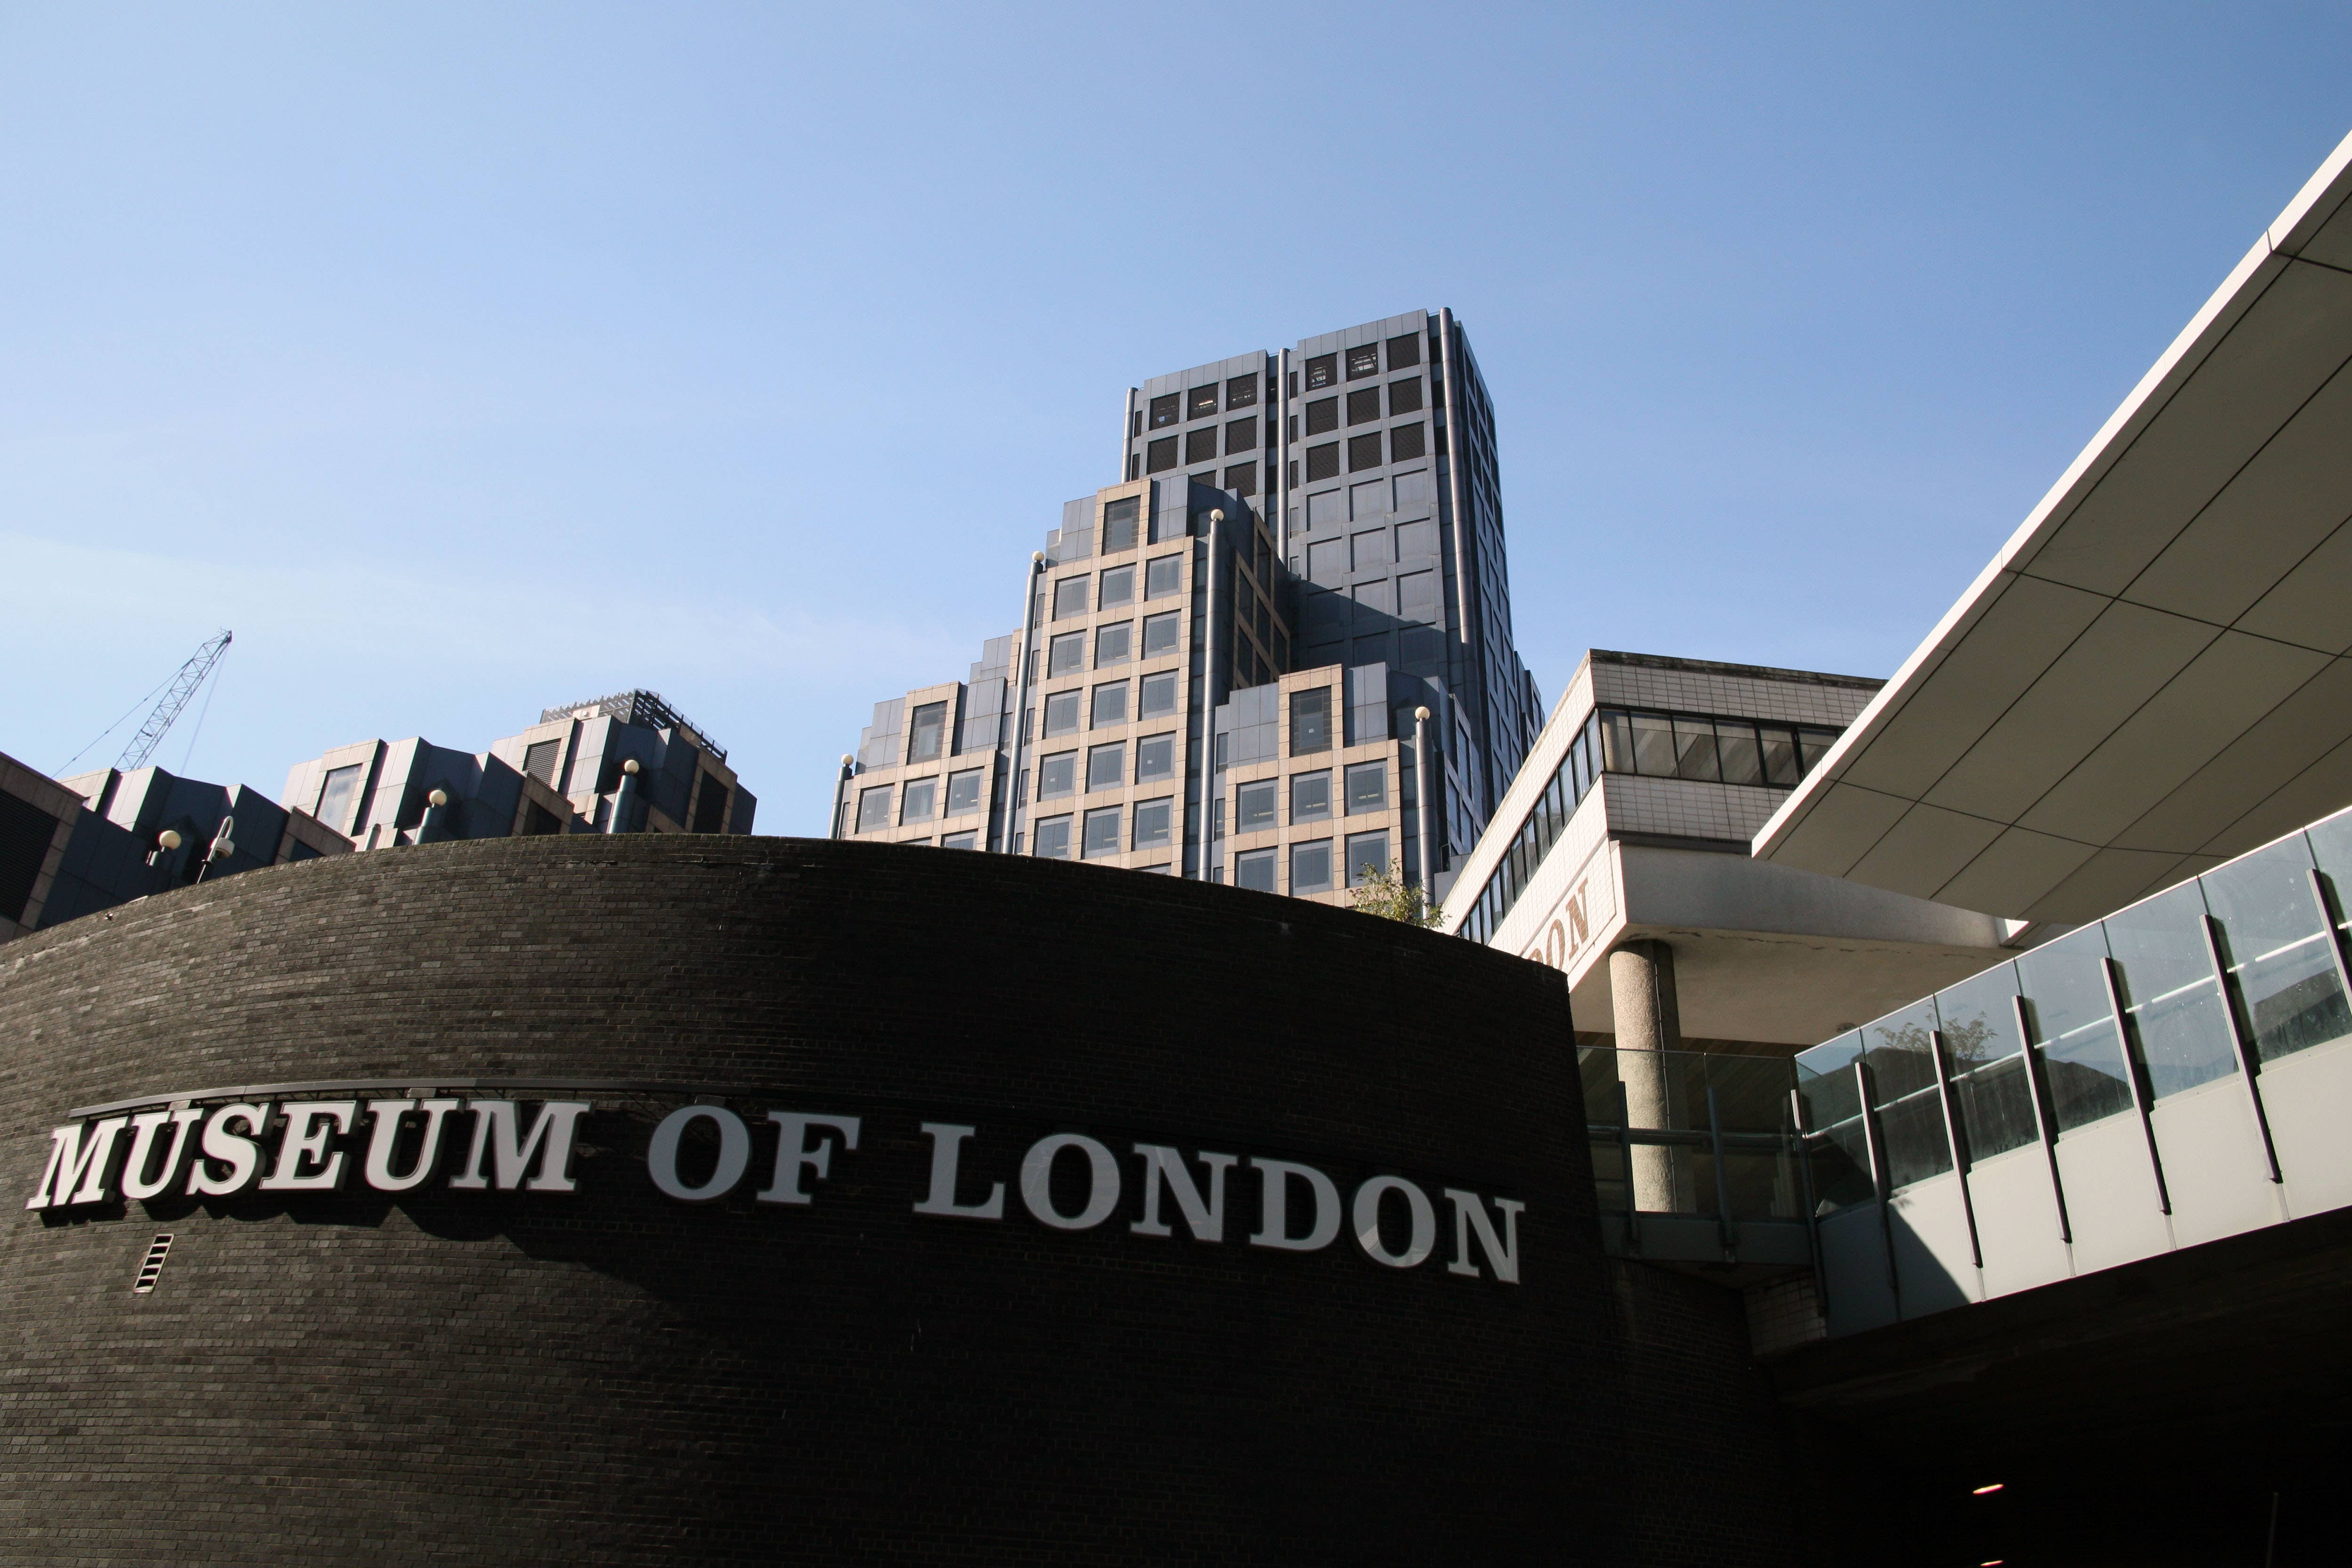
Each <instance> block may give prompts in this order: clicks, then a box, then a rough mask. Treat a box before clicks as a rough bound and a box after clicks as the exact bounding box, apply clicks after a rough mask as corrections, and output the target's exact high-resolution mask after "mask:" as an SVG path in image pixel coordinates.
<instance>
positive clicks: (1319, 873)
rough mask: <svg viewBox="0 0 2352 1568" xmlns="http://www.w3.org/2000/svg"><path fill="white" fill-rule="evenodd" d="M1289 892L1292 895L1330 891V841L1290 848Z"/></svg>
mask: <svg viewBox="0 0 2352 1568" xmlns="http://www.w3.org/2000/svg"><path fill="white" fill-rule="evenodd" d="M1290 891H1291V892H1293V893H1328V892H1330V891H1331V841H1330V840H1328V839H1317V840H1315V841H1312V842H1310V843H1304V844H1293V845H1291V846H1290Z"/></svg>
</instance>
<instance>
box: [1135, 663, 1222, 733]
mask: <svg viewBox="0 0 2352 1568" xmlns="http://www.w3.org/2000/svg"><path fill="white" fill-rule="evenodd" d="M1175 711H1176V672H1175V671H1173V670H1171V671H1169V672H1168V673H1167V674H1163V675H1146V676H1144V677H1143V708H1142V712H1141V713H1140V714H1139V717H1142V718H1160V717H1162V716H1166V715H1168V714H1171V713H1174V712H1175ZM1218 738H1219V739H1221V740H1222V739H1223V737H1222V736H1220V737H1218Z"/></svg>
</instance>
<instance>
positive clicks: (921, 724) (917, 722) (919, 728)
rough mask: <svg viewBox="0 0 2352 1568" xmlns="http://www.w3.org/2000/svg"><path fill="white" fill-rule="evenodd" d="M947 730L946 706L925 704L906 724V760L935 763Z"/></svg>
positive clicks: (943, 704) (942, 704)
mask: <svg viewBox="0 0 2352 1568" xmlns="http://www.w3.org/2000/svg"><path fill="white" fill-rule="evenodd" d="M947 728H948V705H947V704H945V703H925V704H924V705H923V706H920V707H919V708H917V709H916V710H915V713H914V716H913V717H912V718H911V719H909V720H908V724H907V736H908V738H907V760H908V761H909V762H936V761H938V760H939V757H940V747H941V745H942V744H944V741H945V737H946V735H947Z"/></svg>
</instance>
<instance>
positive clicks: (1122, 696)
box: [1088, 681, 1127, 729]
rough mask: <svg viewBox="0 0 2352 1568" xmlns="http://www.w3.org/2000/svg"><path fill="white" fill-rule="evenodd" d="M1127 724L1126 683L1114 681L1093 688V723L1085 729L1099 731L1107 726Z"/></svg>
mask: <svg viewBox="0 0 2352 1568" xmlns="http://www.w3.org/2000/svg"><path fill="white" fill-rule="evenodd" d="M1126 722H1127V683H1126V682H1125V681H1114V682H1113V683H1111V684H1110V685H1104V686H1097V687H1096V688H1095V712H1094V722H1093V723H1092V724H1091V725H1089V726H1088V728H1090V729H1101V728H1104V727H1107V726H1109V725H1114V724H1125V723H1126Z"/></svg>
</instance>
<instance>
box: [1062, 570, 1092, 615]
mask: <svg viewBox="0 0 2352 1568" xmlns="http://www.w3.org/2000/svg"><path fill="white" fill-rule="evenodd" d="M1086 612H1087V579H1086V578H1084V577H1066V578H1064V579H1062V580H1061V581H1059V582H1057V583H1055V584H1054V619H1055V620H1056V621H1066V620H1068V619H1069V618H1070V617H1071V616H1073V615H1084V614H1085V613H1086Z"/></svg>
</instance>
